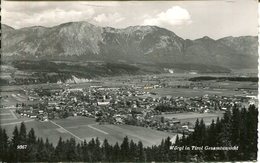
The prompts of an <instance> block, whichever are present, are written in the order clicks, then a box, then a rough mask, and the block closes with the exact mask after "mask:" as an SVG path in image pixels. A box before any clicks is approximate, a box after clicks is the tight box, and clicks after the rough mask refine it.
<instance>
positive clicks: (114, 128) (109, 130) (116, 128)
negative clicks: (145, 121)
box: [1, 117, 175, 146]
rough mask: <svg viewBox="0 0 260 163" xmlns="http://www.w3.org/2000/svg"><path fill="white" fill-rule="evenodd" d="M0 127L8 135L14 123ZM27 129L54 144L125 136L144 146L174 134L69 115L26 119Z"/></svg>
mask: <svg viewBox="0 0 260 163" xmlns="http://www.w3.org/2000/svg"><path fill="white" fill-rule="evenodd" d="M1 123H2V127H3V128H5V129H6V130H7V133H8V135H9V136H11V135H12V131H13V129H14V126H15V124H7V125H5V122H4V123H3V122H1ZM25 123H26V126H27V130H29V129H30V128H34V130H35V132H36V135H37V136H40V137H42V138H44V139H45V138H48V139H49V141H50V142H52V143H53V144H56V143H57V142H58V140H59V137H62V138H63V139H68V138H70V137H75V139H76V141H78V142H80V141H82V140H84V139H85V140H87V141H89V140H90V139H92V138H96V137H98V138H99V139H100V140H101V141H103V140H104V139H105V138H106V139H108V141H109V142H110V143H112V144H114V143H116V142H121V141H122V140H123V138H124V137H125V136H128V137H129V138H130V139H133V140H134V141H135V142H137V141H139V140H141V141H142V142H143V144H144V145H145V146H151V145H156V144H159V143H160V142H161V140H162V139H163V138H166V137H168V136H170V137H171V138H173V137H174V136H175V134H172V133H166V132H160V131H156V130H152V129H149V128H143V127H137V126H130V125H99V124H97V123H96V122H95V120H94V119H93V118H86V117H70V118H67V119H62V120H56V121H47V122H40V121H28V122H26V121H25Z"/></svg>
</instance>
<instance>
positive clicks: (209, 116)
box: [161, 112, 224, 125]
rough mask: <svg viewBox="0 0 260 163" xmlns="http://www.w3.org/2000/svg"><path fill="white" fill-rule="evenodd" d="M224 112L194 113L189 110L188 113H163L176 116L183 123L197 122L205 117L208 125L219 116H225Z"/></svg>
mask: <svg viewBox="0 0 260 163" xmlns="http://www.w3.org/2000/svg"><path fill="white" fill-rule="evenodd" d="M223 114H224V113H223V112H218V113H194V112H188V113H177V114H165V115H161V116H163V117H165V118H169V119H172V118H176V119H178V120H180V122H181V123H184V122H190V123H192V124H195V122H196V120H197V119H199V120H200V119H203V121H204V122H205V124H206V125H209V124H211V122H212V120H213V119H214V120H216V119H217V118H218V117H219V118H221V117H223Z"/></svg>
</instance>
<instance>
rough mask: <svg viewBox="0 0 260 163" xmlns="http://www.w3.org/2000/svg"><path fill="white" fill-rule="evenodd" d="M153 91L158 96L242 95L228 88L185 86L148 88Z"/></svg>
mask: <svg viewBox="0 0 260 163" xmlns="http://www.w3.org/2000/svg"><path fill="white" fill-rule="evenodd" d="M149 92H154V93H156V94H157V95H158V96H183V97H194V96H203V95H205V94H208V95H219V96H234V95H243V93H242V92H238V91H234V90H230V89H186V88H158V89H152V90H149Z"/></svg>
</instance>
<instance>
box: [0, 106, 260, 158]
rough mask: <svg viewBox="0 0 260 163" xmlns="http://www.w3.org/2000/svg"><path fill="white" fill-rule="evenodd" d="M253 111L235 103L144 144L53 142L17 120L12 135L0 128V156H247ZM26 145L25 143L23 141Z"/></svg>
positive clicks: (253, 141) (252, 140)
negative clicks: (182, 130) (189, 129)
mask: <svg viewBox="0 0 260 163" xmlns="http://www.w3.org/2000/svg"><path fill="white" fill-rule="evenodd" d="M257 115H258V110H257V108H256V107H255V106H254V105H251V106H250V107H249V108H248V109H245V108H242V109H239V108H237V107H234V108H233V109H232V110H229V111H227V112H226V113H225V114H224V117H223V118H222V119H219V118H218V119H217V120H216V122H215V121H214V120H213V121H212V123H211V125H210V126H206V125H205V123H204V121H203V120H200V121H199V120H197V121H196V124H195V128H194V132H193V133H192V134H189V135H185V134H184V133H183V135H182V136H181V137H179V136H177V137H176V141H175V142H174V143H173V142H172V141H171V138H170V137H167V138H166V139H163V140H162V141H161V143H160V144H159V145H153V146H151V147H145V146H144V145H143V143H142V142H141V141H139V142H137V143H136V142H134V141H133V140H130V139H129V138H128V137H125V138H124V139H123V141H122V143H121V144H119V143H116V144H113V145H112V144H109V142H108V140H106V139H105V140H104V141H103V142H101V141H100V140H99V139H98V138H95V139H94V138H93V139H92V140H90V141H89V142H87V141H86V140H84V141H83V142H81V143H77V142H76V141H75V139H74V138H70V139H68V140H63V139H62V138H60V139H59V141H58V143H57V145H56V146H54V145H53V144H52V143H51V142H49V140H48V139H46V140H43V139H42V138H40V137H37V136H36V135H35V132H34V129H33V128H32V129H30V131H29V132H28V133H27V131H26V126H25V124H24V123H21V125H20V127H19V128H18V127H17V126H15V128H14V131H13V134H12V136H11V137H10V138H9V137H8V136H7V133H6V130H5V129H2V128H0V160H1V161H4V162H24V161H33V162H34V161H84V162H97V161H102V162H150V161H158V162H166V161H234V160H236V161H248V160H256V157H257V122H258V120H257ZM23 145H26V146H23ZM173 145H174V146H179V147H182V146H211V147H221V146H223V147H230V146H238V147H239V148H238V150H236V151H232V150H230V151H227V150H218V151H211V150H182V151H179V150H173V149H172V148H171V147H172V146H173Z"/></svg>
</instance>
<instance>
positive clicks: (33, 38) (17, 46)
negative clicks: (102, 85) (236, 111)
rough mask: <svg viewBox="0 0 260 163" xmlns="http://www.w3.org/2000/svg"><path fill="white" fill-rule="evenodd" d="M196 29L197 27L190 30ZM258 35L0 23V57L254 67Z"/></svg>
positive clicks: (79, 25)
mask: <svg viewBox="0 0 260 163" xmlns="http://www.w3.org/2000/svg"><path fill="white" fill-rule="evenodd" d="M194 32H196V31H194ZM257 48H258V38H257V37H256V36H241V37H231V36H229V37H225V38H221V39H218V40H214V39H212V38H210V37H207V36H205V37H203V38H199V39H196V40H190V39H183V38H181V37H179V36H177V35H176V34H175V33H174V32H172V31H170V30H167V29H165V28H160V27H157V26H130V27H127V28H123V29H116V28H112V27H100V26H95V25H93V24H90V23H88V22H69V23H64V24H60V25H58V26H54V27H42V26H33V27H26V28H21V29H14V28H12V27H10V26H7V25H4V24H2V58H11V59H29V60H30V59H36V60H42V59H44V60H73V61H77V60H78V61H105V62H125V63H132V64H149V63H151V64H155V65H165V67H167V65H168V67H174V66H175V65H180V64H183V65H188V64H193V65H194V64H195V65H208V66H221V67H224V68H230V69H240V68H257V65H258V63H257V60H258V53H257Z"/></svg>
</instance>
